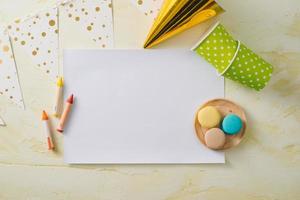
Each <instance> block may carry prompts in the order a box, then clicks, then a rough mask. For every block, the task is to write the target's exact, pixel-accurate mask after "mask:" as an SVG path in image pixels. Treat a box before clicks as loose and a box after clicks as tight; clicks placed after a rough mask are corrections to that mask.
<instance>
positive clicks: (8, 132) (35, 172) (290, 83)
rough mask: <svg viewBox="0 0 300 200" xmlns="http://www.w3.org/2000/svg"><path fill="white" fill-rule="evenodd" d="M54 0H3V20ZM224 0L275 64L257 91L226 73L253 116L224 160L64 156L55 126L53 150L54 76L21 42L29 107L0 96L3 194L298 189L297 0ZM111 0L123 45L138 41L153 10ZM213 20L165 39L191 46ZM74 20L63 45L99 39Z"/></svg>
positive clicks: (256, 198) (276, 194)
mask: <svg viewBox="0 0 300 200" xmlns="http://www.w3.org/2000/svg"><path fill="white" fill-rule="evenodd" d="M53 3H54V0H22V1H19V0H1V1H0V20H1V21H2V22H8V21H9V20H12V19H14V18H15V17H18V16H23V15H26V14H27V13H28V12H35V11H36V10H38V9H41V8H43V7H47V6H50V5H51V4H53ZM219 3H220V4H221V5H223V7H224V8H225V9H226V10H227V12H226V13H225V14H224V15H223V16H222V17H221V21H222V23H223V24H224V25H225V26H226V27H227V29H228V30H229V31H230V32H231V33H233V35H235V36H236V37H237V38H238V39H240V40H242V41H243V42H244V43H246V44H247V45H248V46H249V47H251V48H252V49H253V50H254V51H256V52H257V53H259V54H260V55H262V56H263V57H264V58H265V59H267V60H268V61H269V62H270V63H272V64H273V65H274V66H275V73H274V76H273V78H272V80H271V82H270V84H269V85H268V87H267V88H265V89H264V90H263V91H262V92H260V93H257V92H255V91H251V90H248V89H246V88H243V87H242V86H240V85H237V84H235V83H233V82H231V81H226V97H227V98H229V99H232V100H234V101H236V102H238V103H239V104H240V105H241V106H243V107H244V108H245V110H246V112H247V116H248V120H249V124H248V125H249V128H248V130H247V135H246V138H245V140H243V142H242V143H241V144H240V146H238V147H237V148H235V149H232V150H229V151H228V152H227V155H226V160H227V163H226V165H121V166H120V165H86V166H83V165H81V166H80V165H74V166H68V165H66V164H64V163H63V155H62V152H63V137H62V136H61V135H59V134H55V140H56V142H57V146H58V151H57V152H55V153H52V152H48V151H47V149H46V148H45V144H44V135H43V129H42V128H43V127H42V124H41V123H40V115H41V110H42V109H48V110H51V107H52V104H53V98H54V92H53V91H54V89H55V86H54V85H53V84H52V83H51V82H50V81H47V80H46V79H45V77H44V76H43V75H41V73H39V71H38V70H35V68H34V66H33V65H34V64H33V63H32V61H31V60H30V59H28V57H27V56H26V55H25V54H24V52H23V51H22V50H21V49H15V53H16V57H17V64H18V70H19V75H20V81H21V84H22V88H23V91H24V99H25V103H26V110H25V111H23V110H20V109H19V108H17V107H16V106H14V105H13V104H11V103H10V102H9V101H7V100H6V99H5V98H2V97H0V115H1V116H2V117H3V118H4V119H5V122H6V123H7V124H8V125H7V127H5V128H3V127H0V199H34V200H35V199H73V200H75V199H104V200H110V199H114V200H115V199H126V200H127V199H130V200H134V199H137V200H140V199H143V200H148V199H149V200H153V199H167V200H194V199H195V200H196V199H197V200H198V199H207V200H215V199H231V200H234V199H237V200H240V199H243V200H275V199H276V200H277V199H284V200H287V199H291V200H296V199H300V191H299V182H300V154H299V153H300V136H299V128H300V1H299V0H286V1H279V0H264V1H261V0H252V1H250V0H247V1H238V0H219ZM16 4H18V6H16ZM113 8H114V18H115V41H116V47H118V48H138V47H141V44H142V43H143V40H144V38H145V36H146V34H147V30H148V28H149V26H150V24H151V19H150V18H147V17H146V16H144V15H143V14H142V13H140V12H139V11H138V10H136V9H135V7H132V5H131V4H130V0H114V3H113ZM208 24H209V23H205V24H203V25H201V26H200V27H197V28H194V29H192V30H189V31H187V32H186V33H184V34H182V35H180V36H178V37H176V38H173V39H171V40H169V41H167V42H165V43H164V44H162V45H160V46H159V48H169V47H172V48H175V47H176V48H177V47H184V48H188V47H190V46H192V44H193V43H194V42H195V41H197V38H198V37H199V35H200V33H201V32H202V31H203V30H204V28H205V27H207V25H208ZM74 29H76V27H70V28H68V29H67V30H61V35H62V42H61V46H62V47H63V48H75V47H80V48H95V45H94V44H93V43H92V42H91V43H90V42H88V40H87V39H83V41H82V42H78V40H77V38H78V35H77V34H74V33H76V31H74ZM72 30H73V31H72ZM71 33H73V34H71ZM78 34H82V33H78ZM199 103H201V102H199ZM53 123H56V122H55V121H53Z"/></svg>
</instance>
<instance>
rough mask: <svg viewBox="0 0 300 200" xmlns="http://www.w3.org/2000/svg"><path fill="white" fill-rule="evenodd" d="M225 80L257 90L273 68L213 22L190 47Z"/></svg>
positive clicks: (220, 25) (221, 26)
mask: <svg viewBox="0 0 300 200" xmlns="http://www.w3.org/2000/svg"><path fill="white" fill-rule="evenodd" d="M192 50H193V51H194V52H196V53H197V54H198V55H200V56H201V57H203V58H204V59H205V60H206V61H207V62H209V63H210V64H211V65H212V66H213V67H214V68H215V69H216V70H217V72H218V74H219V75H222V76H224V77H226V78H228V79H231V80H233V81H236V82H239V83H241V84H243V85H245V86H248V87H250V88H253V89H255V90H257V91H259V90H261V89H263V88H264V87H265V86H266V84H267V83H268V81H269V80H270V78H271V75H272V72H273V67H272V66H271V65H270V64H269V63H267V62H266V61H265V60H263V59H262V58H261V57H259V56H258V55H257V54H255V53H254V52H253V51H251V50H250V49H249V48H247V47H246V46H245V45H244V44H242V43H241V42H240V41H237V40H235V39H234V38H233V37H232V36H231V35H230V34H229V33H228V32H227V31H226V29H225V28H224V26H223V25H222V24H220V23H216V24H215V25H213V26H212V27H211V28H210V29H209V30H208V31H207V32H206V33H205V34H204V35H203V36H202V38H201V39H200V41H199V42H198V43H197V44H196V45H195V46H194V47H193V48H192Z"/></svg>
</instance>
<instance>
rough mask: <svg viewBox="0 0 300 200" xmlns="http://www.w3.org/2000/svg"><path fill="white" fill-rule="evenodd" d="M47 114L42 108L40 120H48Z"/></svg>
mask: <svg viewBox="0 0 300 200" xmlns="http://www.w3.org/2000/svg"><path fill="white" fill-rule="evenodd" d="M48 119H49V118H48V115H47V113H46V111H44V110H43V114H42V120H48Z"/></svg>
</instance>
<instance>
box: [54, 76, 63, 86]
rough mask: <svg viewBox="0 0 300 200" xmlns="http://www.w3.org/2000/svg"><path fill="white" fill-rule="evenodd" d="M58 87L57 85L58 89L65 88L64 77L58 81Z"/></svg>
mask: <svg viewBox="0 0 300 200" xmlns="http://www.w3.org/2000/svg"><path fill="white" fill-rule="evenodd" d="M56 85H57V87H63V86H64V81H63V77H59V78H58V79H57V83H56Z"/></svg>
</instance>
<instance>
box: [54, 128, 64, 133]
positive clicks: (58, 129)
mask: <svg viewBox="0 0 300 200" xmlns="http://www.w3.org/2000/svg"><path fill="white" fill-rule="evenodd" d="M56 130H57V131H58V132H60V133H63V132H64V130H62V129H60V128H57V129H56Z"/></svg>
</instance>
